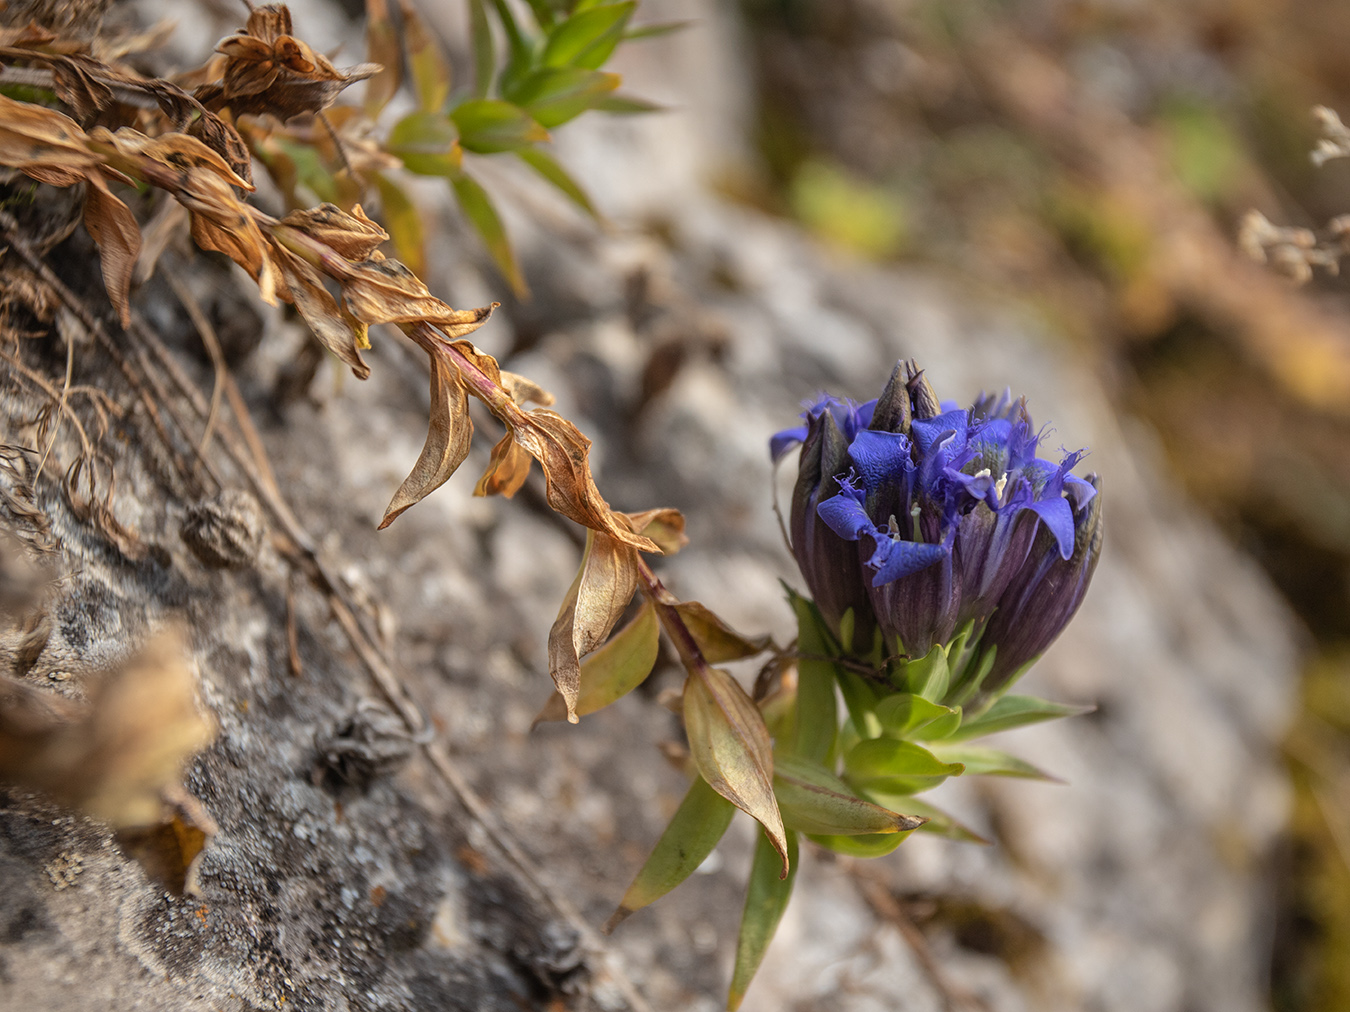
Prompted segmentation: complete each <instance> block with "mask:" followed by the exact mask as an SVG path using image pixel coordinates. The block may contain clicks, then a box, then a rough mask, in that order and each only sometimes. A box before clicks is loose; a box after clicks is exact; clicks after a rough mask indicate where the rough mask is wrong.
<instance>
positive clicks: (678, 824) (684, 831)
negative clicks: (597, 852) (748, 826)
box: [604, 777, 736, 934]
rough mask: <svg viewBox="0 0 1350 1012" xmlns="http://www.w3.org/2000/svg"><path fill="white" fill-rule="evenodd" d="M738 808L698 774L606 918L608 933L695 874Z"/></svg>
mask: <svg viewBox="0 0 1350 1012" xmlns="http://www.w3.org/2000/svg"><path fill="white" fill-rule="evenodd" d="M735 812H736V809H735V808H734V807H732V805H731V804H730V803H729V802H727V801H726V800H725V799H724V798H722V797H721V796H720V795H718V794H717V792H716V791H714V790H713V789H712V788H711V787H709V786H708V785H707V784H706V783H705V782H704V781H703V779H702V778H701V777H696V778H695V779H694V782H693V783H692V784H690V785H689V791H688V793H687V794H685V796H684V800H683V801H682V802H680V807H679V809H677V810H676V812H675V815H674V816H673V817H672V818H671V820H670V823H669V825H667V826H666V831H665V832H664V833H662V834H661V839H659V840H657V841H656V846H655V847H654V848H653V849H652V853H651V856H650V857H648V858H647V862H646V863H645V864H644V865H643V866H642V869H641V870H640V871H639V872H638V873H637V877H636V878H635V879H633V884H632V885H630V886H629V887H628V891H627V892H626V893H624V894H623V900H622V901H621V902H620V904H619V908H618V909H617V910H615V911H614V913H613V915H612V916H611V917H610V919H609V920H608V921H606V922H605V927H604V932H605V934H609V933H610V932H611V931H613V930H614V929H615V928H616V927H618V926H619V924H620V923H622V922H623V921H624V920H625V919H626V918H627V917H628V916H629V915H630V914H632V913H633V912H634V911H636V910H641V909H642V908H643V907H645V906H646V905H647V904H649V903H652V902H655V901H656V900H659V899H660V898H661V897H662V896H664V895H665V894H666V893H668V892H670V891H671V890H672V889H674V888H675V887H676V886H677V885H679V884H680V883H681V882H683V881H684V880H685V879H687V878H688V877H689V876H690V875H691V874H693V872H694V869H695V868H697V867H698V866H699V865H701V864H702V863H703V862H704V861H705V860H706V859H707V857H708V855H709V854H711V853H712V852H713V848H714V847H716V846H717V841H719V840H720V839H722V836H723V835H724V834H725V833H726V831H727V827H728V826H730V825H731V817H732V815H734V814H735Z"/></svg>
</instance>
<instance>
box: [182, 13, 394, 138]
mask: <svg viewBox="0 0 1350 1012" xmlns="http://www.w3.org/2000/svg"><path fill="white" fill-rule="evenodd" d="M291 32H292V27H291V12H290V11H289V10H288V9H287V8H286V6H285V5H284V4H264V5H263V6H260V7H255V8H254V9H253V11H252V13H251V14H249V18H248V24H247V26H246V27H245V28H243V29H242V30H240V31H239V32H236V33H235V34H234V35H231V36H230V37H229V38H226V39H224V40H222V41H221V43H220V45H218V46H217V47H216V52H218V53H220V54H222V55H223V56H224V57H225V72H224V78H223V80H222V81H221V82H219V83H213V84H206V85H203V86H202V87H200V88H198V89H197V92H196V97H197V99H198V100H199V101H200V102H201V103H202V104H203V105H205V106H206V107H207V108H208V109H211V110H213V111H218V110H220V109H223V108H225V107H227V106H228V107H229V108H230V109H231V110H233V111H234V112H235V113H236V114H241V113H251V114H254V115H258V114H263V113H267V114H270V115H272V116H275V117H277V118H278V119H280V120H281V121H282V122H285V121H286V120H289V119H291V118H293V117H295V116H301V115H305V114H315V113H320V112H322V111H323V110H324V109H326V108H328V106H330V105H332V103H333V100H334V99H335V98H337V96H338V93H339V92H340V91H342V89H343V88H345V87H347V86H348V85H349V84H355V83H356V82H357V81H364V80H365V79H366V78H368V77H372V76H374V75H375V74H376V73H378V72H379V70H380V67H379V65H378V64H373V63H363V64H361V65H359V66H356V67H348V68H346V69H345V70H338V69H337V68H336V67H334V66H333V65H332V64H331V63H329V62H328V59H327V57H325V56H324V55H323V54H322V53H316V52H314V50H312V49H311V48H310V47H309V46H308V45H307V44H305V43H304V42H302V41H301V40H300V39H297V38H296V37H295V36H294V35H292V34H291Z"/></svg>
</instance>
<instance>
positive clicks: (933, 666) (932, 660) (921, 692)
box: [901, 644, 951, 703]
mask: <svg viewBox="0 0 1350 1012" xmlns="http://www.w3.org/2000/svg"><path fill="white" fill-rule="evenodd" d="M901 671H902V672H903V675H902V688H904V689H905V690H906V691H908V692H912V693H914V695H916V696H922V697H923V698H924V699H927V700H930V701H931V702H934V703H936V702H937V701H938V700H940V699H941V698H942V697H943V695H945V694H946V692H947V686H948V684H949V683H950V681H951V669H950V668H949V667H948V665H947V648H946V647H944V646H942V645H941V644H938V645H937V646H935V647H933V649H931V650H929V651H928V653H927V654H926V655H925V656H923V657H921V658H919V659H918V660H912V661H909V662H907V663H906V664H904V665H903V667H902V668H901Z"/></svg>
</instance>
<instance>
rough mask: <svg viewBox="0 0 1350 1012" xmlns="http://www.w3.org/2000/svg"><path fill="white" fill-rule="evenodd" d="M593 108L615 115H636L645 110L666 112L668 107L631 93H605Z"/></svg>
mask: <svg viewBox="0 0 1350 1012" xmlns="http://www.w3.org/2000/svg"><path fill="white" fill-rule="evenodd" d="M591 108H592V109H594V110H595V111H596V112H607V113H609V114H611V115H613V116H634V115H636V114H638V113H643V112H665V109H666V107H665V106H663V105H658V104H657V103H655V102H649V101H647V100H646V99H645V98H634V97H632V96H631V95H604V96H602V97H601V98H599V99H597V100H596V101H595V102H594V103H593V104H592V105H591Z"/></svg>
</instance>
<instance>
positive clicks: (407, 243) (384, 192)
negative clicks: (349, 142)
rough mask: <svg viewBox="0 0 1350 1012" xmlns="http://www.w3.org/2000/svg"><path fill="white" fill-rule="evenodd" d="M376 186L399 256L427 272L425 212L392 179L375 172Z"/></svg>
mask: <svg viewBox="0 0 1350 1012" xmlns="http://www.w3.org/2000/svg"><path fill="white" fill-rule="evenodd" d="M375 188H376V189H377V190H379V192H380V208H381V211H382V214H381V217H382V218H384V224H385V226H386V227H387V228H388V229H389V237H390V238H391V239H393V240H394V250H395V251H396V252H397V253H398V258H399V259H400V260H402V261H403V262H404V263H405V264H407V265H408V269H409V270H411V271H412V272H413V273H414V274H416V275H417V276H419V277H424V276H425V275H426V268H427V262H426V261H427V256H426V241H425V238H424V236H423V233H422V215H421V213H420V212H419V211H418V210H417V206H416V205H415V204H413V202H412V201H411V200H410V199H409V198H408V195H407V194H406V193H404V192H403V189H402V188H401V187H400V186H398V184H396V183H395V182H393V180H391V179H389V177H387V176H385V175H384V174H382V173H378V172H377V173H375Z"/></svg>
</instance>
